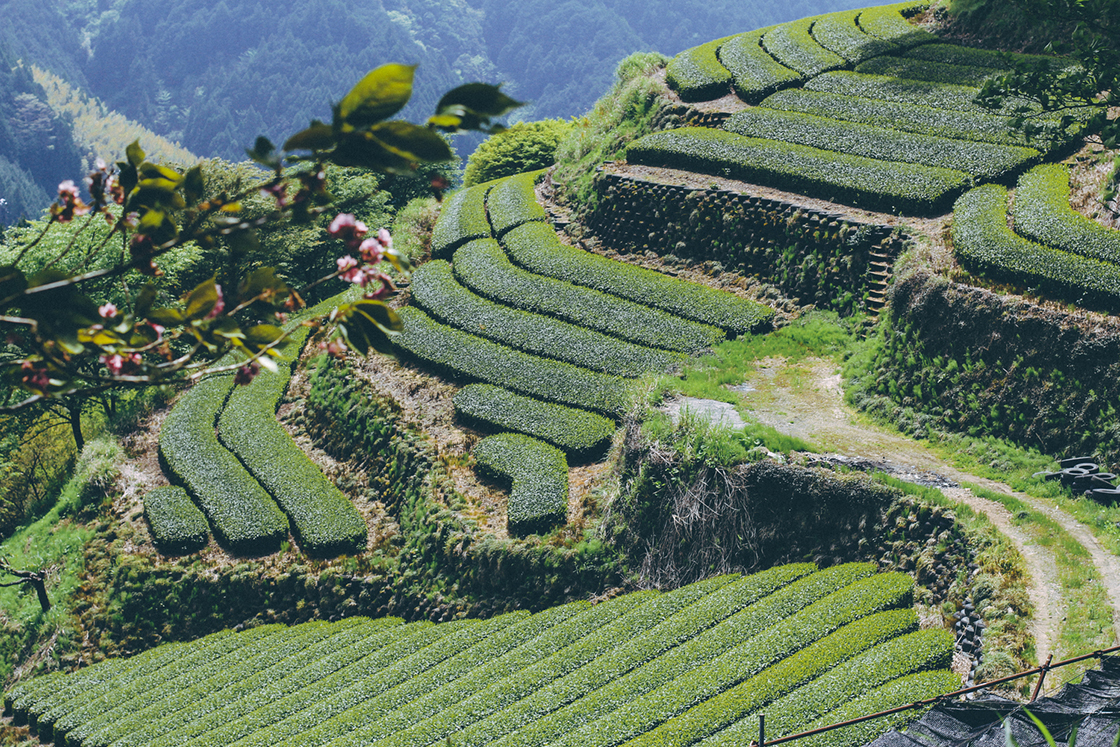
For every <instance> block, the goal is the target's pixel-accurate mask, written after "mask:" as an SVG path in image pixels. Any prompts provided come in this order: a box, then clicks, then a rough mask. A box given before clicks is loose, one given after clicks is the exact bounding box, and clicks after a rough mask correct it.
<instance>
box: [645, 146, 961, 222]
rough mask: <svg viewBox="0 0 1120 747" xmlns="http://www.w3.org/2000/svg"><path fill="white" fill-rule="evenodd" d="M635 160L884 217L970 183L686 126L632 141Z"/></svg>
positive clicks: (926, 210) (914, 209) (946, 199)
mask: <svg viewBox="0 0 1120 747" xmlns="http://www.w3.org/2000/svg"><path fill="white" fill-rule="evenodd" d="M627 158H628V159H629V161H630V162H631V163H638V164H648V165H652V166H666V167H670V168H681V169H687V170H690V171H699V172H702V173H706V174H717V175H723V176H731V177H733V178H737V179H743V180H745V181H752V182H755V183H761V184H765V185H767V186H771V187H775V188H777V189H784V190H788V191H791V192H801V193H802V194H808V195H811V196H815V197H821V198H823V199H830V200H834V201H840V202H846V203H848V204H852V205H858V206H860V207H866V208H869V209H872V210H881V211H884V212H908V213H917V214H931V213H936V212H937V211H939V210H942V209H944V208H946V207H948V204H949V203H950V202H951V200H953V199H954V198H955V197H956V196H957V195H958V194H960V193H961V191H962V190H963V189H965V187H966V186H967V185H968V183H969V181H970V178H969V176H968V175H967V174H965V173H963V172H960V171H953V170H950V169H940V168H933V167H929V166H922V165H919V164H902V163H896V162H890V161H877V160H872V159H870V158H863V157H861V156H849V155H845V154H842V153H833V152H830V151H823V150H819V149H817V148H810V147H807V146H803V145H794V144H790V143H781V142H778V141H776V140H764V139H759V138H748V137H743V136H741V135H736V134H734V133H731V132H726V131H723V130H709V129H703V128H695V127H687V128H681V129H679V130H670V131H668V132H657V133H654V134H652V135H647V136H646V137H644V138H642V139H641V140H639V141H637V142H636V143H633V144H632V145H631V146H630V149H629V151H628V154H627Z"/></svg>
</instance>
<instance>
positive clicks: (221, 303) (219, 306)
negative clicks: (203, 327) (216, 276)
mask: <svg viewBox="0 0 1120 747" xmlns="http://www.w3.org/2000/svg"><path fill="white" fill-rule="evenodd" d="M214 290H215V291H217V293H218V302H217V303H216V304H214V308H212V309H210V313H209V314H207V315H206V318H207V319H213V318H215V317H216V316H218V314H221V313H222V312H223V311H225V310H226V299H225V296H223V295H222V286H220V285H218V284H217V283H214Z"/></svg>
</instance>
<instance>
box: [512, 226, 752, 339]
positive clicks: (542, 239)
mask: <svg viewBox="0 0 1120 747" xmlns="http://www.w3.org/2000/svg"><path fill="white" fill-rule="evenodd" d="M502 243H503V245H504V246H505V248H506V251H507V252H509V256H510V258H511V259H512V260H513V261H514V262H516V263H517V264H519V265H521V266H522V267H524V268H525V269H527V270H529V271H531V272H535V273H537V274H539V275H545V276H548V277H553V278H556V279H558V280H566V281H568V282H570V283H575V284H576V285H583V286H586V287H588V288H592V289H594V290H597V291H601V292H603V293H609V294H611V295H615V296H620V297H622V298H625V299H628V300H630V301H634V302H635V303H640V304H643V305H645V306H653V307H654V308H658V309H661V310H662V311H668V312H670V313H672V314H675V315H677V316H682V317H684V318H685V319H691V320H692V321H695V322H700V323H702V324H710V325H712V326H713V327H719V328H721V329H724V330H727V331H729V332H732V333H734V334H736V335H742V334H747V333H750V332H756V331H759V330H760V329H762V328H764V327H765V326H767V325H768V324H769V323H770V320H771V319H772V318H773V316H774V312H773V310H772V309H770V308H768V307H766V306H763V305H762V304H760V303H757V302H755V301H750V300H747V299H744V298H739V297H738V296H736V295H734V294H733V293H729V292H727V291H720V290H715V289H714V288H708V287H707V286H704V285H699V284H697V283H689V282H687V281H684V280H678V279H677V278H673V277H669V276H668V275H662V274H661V273H659V272H655V271H653V270H647V269H646V268H644V267H637V266H635V265H631V264H627V263H625V262H619V261H617V260H613V259H607V258H606V257H601V256H599V255H598V254H592V253H591V252H586V251H583V250H582V249H576V248H575V247H572V246H568V245H567V244H564V243H563V242H561V241H560V239H559V237H557V235H556V232H555V231H553V230H552V227H551V226H549V225H547V224H544V223H527V224H525V225H523V226H520V227H519V228H515V229H514V230H512V231H510V232H509V233H507V234H506V235H505V237H504V238H503V239H502Z"/></svg>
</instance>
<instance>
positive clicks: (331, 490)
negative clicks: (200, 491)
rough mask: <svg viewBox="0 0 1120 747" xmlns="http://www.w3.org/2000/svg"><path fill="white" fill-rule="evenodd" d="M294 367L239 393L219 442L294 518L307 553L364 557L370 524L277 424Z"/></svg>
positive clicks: (225, 415)
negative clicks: (358, 553) (361, 553)
mask: <svg viewBox="0 0 1120 747" xmlns="http://www.w3.org/2000/svg"><path fill="white" fill-rule="evenodd" d="M307 334H308V328H307V327H300V328H298V329H297V330H296V332H295V333H293V334H292V337H291V340H292V344H293V347H294V350H295V351H297V352H296V355H295V357H298V351H299V349H300V348H301V347H302V345H303V342H304V341H305V340H306V339H307ZM291 366H292V364H291V363H286V364H281V365H280V370H278V371H276V372H269V371H262V372H261V373H260V374H259V375H258V376H257V377H256V378H254V379H253V381H252V382H251V383H250V384H248V385H246V386H242V387H237V388H235V389H234V391H233V393H232V394H231V395H230V397H229V401H228V402H227V403H226V406H225V408H224V409H223V410H222V413H221V415H220V416H219V418H218V438H219V439H221V442H222V443H223V444H224V445H225V446H226V448H228V449H229V450H230V451H231V452H233V453H234V454H236V455H237V457H238V458H239V459H240V460H241V462H242V464H244V465H245V467H246V469H248V470H249V472H250V473H251V474H252V475H253V477H255V478H256V479H257V480H258V481H259V482H260V484H261V485H262V486H264V488H265V490H267V491H268V492H269V494H270V495H271V496H272V497H273V498H274V499H275V500H276V502H277V503H278V504H279V505H280V508H281V509H283V511H284V513H285V514H287V515H288V519H289V521H290V522H291V527H292V532H293V534H294V535H295V537H296V539H297V540H298V541H299V544H300V548H301V549H302V550H303V551H304V552H306V553H307V554H308V555H312V556H315V557H333V556H335V555H339V554H341V553H354V552H360V551H361V550H363V549H365V546H366V538H367V529H366V522H365V519H363V518H362V515H361V514H359V513H358V510H357V509H356V508H354V504H353V503H351V502H350V499H349V498H347V497H346V496H345V495H343V493H342V491H340V490H339V489H338V488H337V487H335V485H334V483H333V482H331V481H330V480H328V479H327V477H326V476H325V475H324V474H323V472H322V471H321V470H320V469H319V467H318V466H317V465H316V464H315V463H314V462H312V461H311V460H310V459H309V458H308V457H307V455H306V454H305V453H304V452H303V450H302V449H301V448H300V447H299V446H298V445H297V444H296V443H295V441H293V440H292V437H291V435H289V433H288V432H287V431H286V430H285V429H284V427H283V426H282V425H280V423H279V422H278V421H277V420H276V408H277V407H279V405H280V398H281V397H283V396H284V392H285V391H286V390H287V388H288V381H289V380H290V379H291V375H292V369H291Z"/></svg>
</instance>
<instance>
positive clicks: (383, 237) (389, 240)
mask: <svg viewBox="0 0 1120 747" xmlns="http://www.w3.org/2000/svg"><path fill="white" fill-rule="evenodd" d="M377 240H378V241H380V242H381V246H383V247H385V248H386V249H392V248H393V236H392V234H390V233H389V231H387V230H386V229H384V228H380V229H378V230H377Z"/></svg>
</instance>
